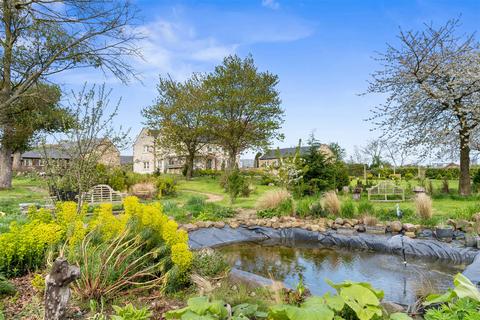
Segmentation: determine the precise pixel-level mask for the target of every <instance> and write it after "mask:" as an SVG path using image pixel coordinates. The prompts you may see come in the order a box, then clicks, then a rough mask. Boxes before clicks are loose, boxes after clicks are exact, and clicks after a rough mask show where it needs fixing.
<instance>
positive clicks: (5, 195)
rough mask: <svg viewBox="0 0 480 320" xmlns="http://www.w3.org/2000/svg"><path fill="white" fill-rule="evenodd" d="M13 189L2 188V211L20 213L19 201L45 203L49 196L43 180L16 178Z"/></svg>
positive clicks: (0, 196)
mask: <svg viewBox="0 0 480 320" xmlns="http://www.w3.org/2000/svg"><path fill="white" fill-rule="evenodd" d="M12 185H13V186H12V189H9V190H0V211H2V212H5V213H18V212H19V207H18V204H19V203H30V202H31V203H35V202H36V203H44V202H45V197H47V196H48V191H47V186H46V184H45V182H44V181H43V180H40V179H31V178H15V179H13V182H12Z"/></svg>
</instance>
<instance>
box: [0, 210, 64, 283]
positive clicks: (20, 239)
mask: <svg viewBox="0 0 480 320" xmlns="http://www.w3.org/2000/svg"><path fill="white" fill-rule="evenodd" d="M64 234H65V232H64V230H63V229H62V227H61V226H60V225H58V224H57V223H54V222H49V223H45V222H42V221H40V220H37V219H35V220H32V221H30V222H28V223H27V224H24V225H21V226H20V225H17V224H16V223H15V222H13V223H12V224H11V225H10V230H9V231H8V232H5V233H2V234H0V273H3V274H5V275H6V276H16V275H21V274H24V273H26V272H28V271H31V270H34V269H36V268H38V267H40V266H42V265H43V263H44V257H45V253H46V252H47V250H48V249H49V248H54V247H55V246H57V245H58V244H59V243H60V241H61V240H62V239H63V237H64Z"/></svg>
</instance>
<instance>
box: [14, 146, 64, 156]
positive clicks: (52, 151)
mask: <svg viewBox="0 0 480 320" xmlns="http://www.w3.org/2000/svg"><path fill="white" fill-rule="evenodd" d="M46 153H47V158H50V159H70V156H69V155H68V154H66V153H64V152H62V151H61V150H58V149H55V148H54V147H51V148H49V149H47V150H46ZM44 156H45V151H44V150H41V149H38V150H30V151H27V152H24V153H22V158H24V159H26V158H29V159H42V158H44Z"/></svg>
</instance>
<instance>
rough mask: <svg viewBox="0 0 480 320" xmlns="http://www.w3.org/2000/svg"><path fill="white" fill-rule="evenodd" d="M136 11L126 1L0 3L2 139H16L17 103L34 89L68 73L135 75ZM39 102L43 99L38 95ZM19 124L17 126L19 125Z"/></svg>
mask: <svg viewBox="0 0 480 320" xmlns="http://www.w3.org/2000/svg"><path fill="white" fill-rule="evenodd" d="M135 16H136V10H135V9H133V8H132V7H131V5H130V1H128V0H117V1H111V0H48V1H46V0H30V1H26V0H18V1H13V0H8V1H2V2H1V3H0V53H1V58H0V66H1V68H0V136H1V139H2V141H10V140H12V139H13V140H14V139H15V138H13V137H12V135H14V134H15V129H16V128H18V127H20V125H21V123H20V121H22V120H21V119H22V118H21V117H15V118H13V119H12V118H11V115H12V114H13V113H15V109H16V106H17V104H18V101H19V100H20V99H21V98H22V97H29V96H32V90H31V89H33V88H34V86H35V85H37V84H38V83H39V82H41V81H45V80H51V77H52V76H53V75H56V74H59V73H61V72H64V71H66V70H72V69H79V68H85V67H95V68H100V69H102V70H103V71H109V72H111V73H113V74H114V75H115V76H116V77H118V78H120V79H121V80H123V81H125V82H126V81H127V80H128V79H129V78H130V77H131V76H135V72H134V70H133V69H132V67H131V66H130V64H129V62H128V61H127V60H126V59H125V57H127V56H132V55H137V54H138V49H137V48H136V47H135V46H134V43H135V40H136V39H139V37H140V36H139V34H138V32H136V31H135V29H134V28H128V26H129V25H131V23H132V21H135V19H136V17H135ZM36 97H37V98H41V96H39V95H36ZM17 121H18V122H17ZM12 152H13V149H12V145H11V144H10V143H2V144H1V146H0V188H9V187H11V177H12V162H11V156H12Z"/></svg>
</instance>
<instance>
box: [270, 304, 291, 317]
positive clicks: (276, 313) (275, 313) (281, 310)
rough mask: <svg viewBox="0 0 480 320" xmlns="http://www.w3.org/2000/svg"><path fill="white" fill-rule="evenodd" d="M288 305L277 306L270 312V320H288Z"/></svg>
mask: <svg viewBox="0 0 480 320" xmlns="http://www.w3.org/2000/svg"><path fill="white" fill-rule="evenodd" d="M287 307H288V306H287V305H283V304H281V305H276V306H272V307H270V309H269V310H268V318H269V319H271V320H288V316H287V310H286V309H287Z"/></svg>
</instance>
